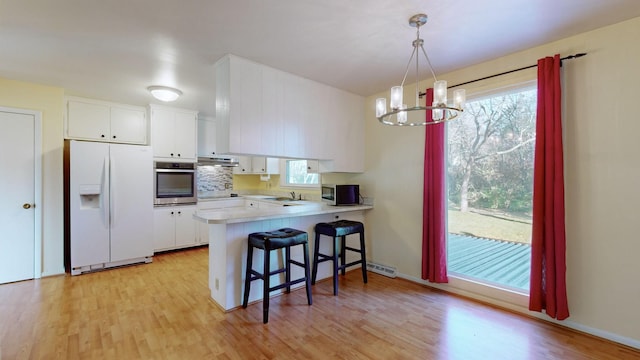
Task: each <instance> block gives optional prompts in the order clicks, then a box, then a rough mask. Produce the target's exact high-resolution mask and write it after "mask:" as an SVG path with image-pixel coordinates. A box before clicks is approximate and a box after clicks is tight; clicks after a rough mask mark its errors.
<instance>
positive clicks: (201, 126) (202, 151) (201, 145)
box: [198, 119, 216, 156]
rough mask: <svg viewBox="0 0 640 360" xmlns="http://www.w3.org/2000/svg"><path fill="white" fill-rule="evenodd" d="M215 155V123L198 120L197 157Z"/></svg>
mask: <svg viewBox="0 0 640 360" xmlns="http://www.w3.org/2000/svg"><path fill="white" fill-rule="evenodd" d="M215 154H216V123H215V122H213V121H210V120H203V119H198V156H211V155H215Z"/></svg>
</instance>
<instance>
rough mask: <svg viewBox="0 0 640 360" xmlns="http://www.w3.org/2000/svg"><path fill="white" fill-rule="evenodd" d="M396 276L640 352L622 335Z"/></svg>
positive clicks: (639, 342) (639, 344) (636, 344)
mask: <svg viewBox="0 0 640 360" xmlns="http://www.w3.org/2000/svg"><path fill="white" fill-rule="evenodd" d="M397 276H398V277H399V278H401V279H405V280H408V281H411V282H414V283H418V284H421V285H426V286H429V287H432V288H435V289H439V290H443V291H446V292H450V293H453V294H456V295H460V296H464V297H467V298H470V299H474V300H478V301H481V302H485V303H489V304H492V305H495V306H499V307H501V308H504V309H508V310H511V311H515V312H518V313H521V314H524V315H527V316H533V317H535V318H537V319H540V320H544V321H548V322H551V323H554V324H557V325H560V326H564V327H567V328H569V329H573V330H576V331H580V332H583V333H586V334H589V335H593V336H596V337H599V338H603V339H606V340H609V341H613V342H616V343H619V344H622V345H625V346H629V347H632V348H635V349H639V350H640V340H636V339H632V338H628V337H625V336H622V335H619V334H616V333H612V332H609V331H604V330H601V329H597V328H593V327H590V326H586V325H583V324H580V323H578V322H575V321H571V320H563V321H558V320H555V319H552V318H550V317H548V316H547V315H546V314H543V313H539V312H534V311H530V310H529V309H528V308H527V307H526V306H522V305H516V304H514V303H510V302H506V301H503V300H499V299H496V298H493V297H489V296H485V295H481V294H477V293H474V292H471V291H466V290H463V289H459V288H456V287H452V286H450V285H447V284H434V283H430V282H428V281H426V280H422V279H419V278H416V277H413V276H409V275H406V274H401V273H398V274H397Z"/></svg>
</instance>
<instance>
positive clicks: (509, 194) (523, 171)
mask: <svg viewBox="0 0 640 360" xmlns="http://www.w3.org/2000/svg"><path fill="white" fill-rule="evenodd" d="M535 119H536V88H535V84H533V85H531V84H527V85H523V86H520V87H518V88H512V89H509V90H503V91H500V92H496V93H492V94H490V95H485V96H482V97H477V98H475V99H474V98H472V99H470V101H469V102H468V103H467V105H466V106H465V111H464V114H463V116H461V118H460V119H457V120H455V121H452V122H450V123H449V124H448V127H447V137H448V167H447V185H448V219H447V226H448V250H447V252H448V255H447V256H448V269H449V273H451V274H452V275H458V276H460V277H465V278H470V279H473V280H476V281H480V282H484V283H487V284H491V285H495V286H498V287H501V288H506V289H510V290H516V291H518V292H522V293H528V292H529V273H530V254H531V245H530V241H531V217H532V194H533V155H534V144H535Z"/></svg>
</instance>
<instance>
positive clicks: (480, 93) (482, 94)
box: [445, 78, 537, 307]
mask: <svg viewBox="0 0 640 360" xmlns="http://www.w3.org/2000/svg"><path fill="white" fill-rule="evenodd" d="M518 80H519V81H513V82H509V83H508V84H504V83H499V84H495V85H494V86H490V85H487V84H484V85H483V86H482V87H479V89H478V90H477V91H474V92H473V93H471V96H469V95H468V96H467V101H468V102H469V101H477V100H482V99H486V98H490V97H493V96H495V95H498V94H502V93H508V92H517V91H519V90H527V89H532V88H536V87H537V79H535V78H534V79H532V78H528V79H523V78H520V79H518ZM445 138H446V139H447V141H446V143H447V148H448V146H449V145H448V138H449V128H448V126H447V127H445ZM445 153H446V154H447V155H446V162H447V167H448V162H449V156H448V154H449V151H448V149H447V150H446V151H445ZM446 186H447V191H448V189H449V183H448V178H447V184H446ZM447 198H448V195H447ZM447 213H448V211H447ZM445 222H446V223H445V226H446V229H447V230H446V234H447V247H448V242H449V238H448V234H449V231H448V229H449V216H448V215H446V217H445ZM447 256H448V255H447ZM448 277H449V279H450V283H449V285H452V286H454V287H455V288H457V289H459V290H461V291H464V292H467V291H469V292H471V293H475V294H478V295H480V296H488V297H491V298H494V299H497V300H499V301H504V302H506V303H508V304H512V305H517V306H525V307H526V306H527V305H528V301H529V291H526V292H524V291H522V290H521V289H517V288H513V287H510V286H507V285H504V284H498V283H494V282H492V281H490V280H486V279H479V278H474V277H471V276H467V275H466V274H462V273H456V272H450V271H448Z"/></svg>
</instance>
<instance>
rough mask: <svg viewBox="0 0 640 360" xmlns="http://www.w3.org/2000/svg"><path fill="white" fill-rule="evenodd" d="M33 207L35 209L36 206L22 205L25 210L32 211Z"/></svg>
mask: <svg viewBox="0 0 640 360" xmlns="http://www.w3.org/2000/svg"><path fill="white" fill-rule="evenodd" d="M32 207H33V208H35V207H36V204H24V205H22V208H23V209H31V208H32Z"/></svg>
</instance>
